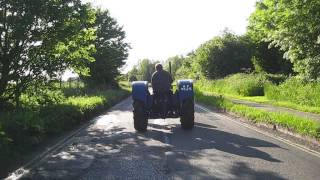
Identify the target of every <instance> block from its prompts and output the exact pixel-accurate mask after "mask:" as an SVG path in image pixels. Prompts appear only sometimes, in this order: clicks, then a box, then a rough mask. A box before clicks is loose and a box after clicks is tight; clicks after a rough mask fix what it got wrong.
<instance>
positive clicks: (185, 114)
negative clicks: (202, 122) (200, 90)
mask: <svg viewBox="0 0 320 180" xmlns="http://www.w3.org/2000/svg"><path fill="white" fill-rule="evenodd" d="M180 122H181V127H182V129H192V128H193V126H194V100H193V98H192V99H187V100H185V101H183V102H182V104H181V109H180Z"/></svg>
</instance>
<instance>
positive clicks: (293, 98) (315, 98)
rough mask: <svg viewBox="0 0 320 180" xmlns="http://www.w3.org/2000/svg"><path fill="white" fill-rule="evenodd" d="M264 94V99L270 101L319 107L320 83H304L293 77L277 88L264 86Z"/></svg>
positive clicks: (270, 85)
mask: <svg viewBox="0 0 320 180" xmlns="http://www.w3.org/2000/svg"><path fill="white" fill-rule="evenodd" d="M265 93H266V97H267V98H268V99H271V100H276V101H289V102H292V103H296V104H299V105H305V106H315V107H320V83H316V82H308V83H306V82H303V81H301V80H299V79H297V78H294V77H293V78H290V79H288V80H287V81H285V82H283V83H281V84H280V85H278V86H277V85H273V84H268V85H266V87H265Z"/></svg>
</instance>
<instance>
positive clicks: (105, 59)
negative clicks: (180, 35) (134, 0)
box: [84, 9, 130, 86]
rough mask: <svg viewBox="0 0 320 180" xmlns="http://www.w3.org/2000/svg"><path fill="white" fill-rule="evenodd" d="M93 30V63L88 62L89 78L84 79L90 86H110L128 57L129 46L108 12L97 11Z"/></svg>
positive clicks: (120, 28) (120, 29)
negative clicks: (94, 33) (94, 48)
mask: <svg viewBox="0 0 320 180" xmlns="http://www.w3.org/2000/svg"><path fill="white" fill-rule="evenodd" d="M96 17H97V18H96V21H95V28H96V32H97V39H96V40H95V47H96V50H97V51H96V52H95V53H94V55H93V57H94V59H95V61H94V62H90V63H89V64H88V67H89V68H90V76H88V77H85V78H84V79H85V80H86V82H88V83H89V84H91V85H99V86H100V85H102V86H106V85H110V84H113V83H114V82H115V78H116V77H117V76H118V75H120V72H119V68H120V67H121V66H123V65H124V64H125V59H126V58H127V57H128V50H129V48H130V46H129V44H128V43H126V42H125V32H124V31H123V28H122V27H121V26H119V25H118V23H117V21H116V20H115V19H113V18H112V17H111V16H110V14H109V12H108V11H106V10H105V11H104V10H100V9H99V10H97V12H96Z"/></svg>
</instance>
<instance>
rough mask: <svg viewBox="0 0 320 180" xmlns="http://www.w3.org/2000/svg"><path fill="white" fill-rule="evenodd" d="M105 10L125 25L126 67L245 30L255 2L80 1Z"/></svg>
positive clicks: (174, 53) (210, 0)
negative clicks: (130, 47)
mask: <svg viewBox="0 0 320 180" xmlns="http://www.w3.org/2000/svg"><path fill="white" fill-rule="evenodd" d="M83 1H84V2H92V3H93V4H94V5H95V6H99V7H101V8H106V9H108V10H109V11H110V13H111V16H112V17H114V18H115V19H117V21H118V23H119V24H120V25H123V26H124V30H125V31H126V34H127V41H128V42H129V43H131V46H132V49H131V50H130V55H129V58H128V62H127V64H128V68H130V67H132V65H133V64H136V63H137V61H138V60H139V59H142V58H150V59H154V60H165V59H167V58H168V57H170V56H174V55H177V54H186V53H188V52H190V51H191V50H193V49H195V48H197V47H198V46H199V45H200V44H201V43H203V42H205V41H207V40H209V39H211V38H212V37H213V36H215V35H218V34H219V33H220V32H221V31H222V30H223V29H225V28H229V29H231V30H232V31H234V32H235V33H237V34H243V33H244V32H245V30H246V26H247V19H248V17H249V15H250V14H251V13H252V12H253V11H254V4H255V1H256V0H134V1H133V0H83Z"/></svg>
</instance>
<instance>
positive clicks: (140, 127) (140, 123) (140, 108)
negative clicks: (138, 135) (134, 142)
mask: <svg viewBox="0 0 320 180" xmlns="http://www.w3.org/2000/svg"><path fill="white" fill-rule="evenodd" d="M133 120H134V129H136V130H137V131H139V132H144V131H146V130H147V126H148V115H147V111H146V108H145V105H144V103H143V102H140V101H134V102H133Z"/></svg>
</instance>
